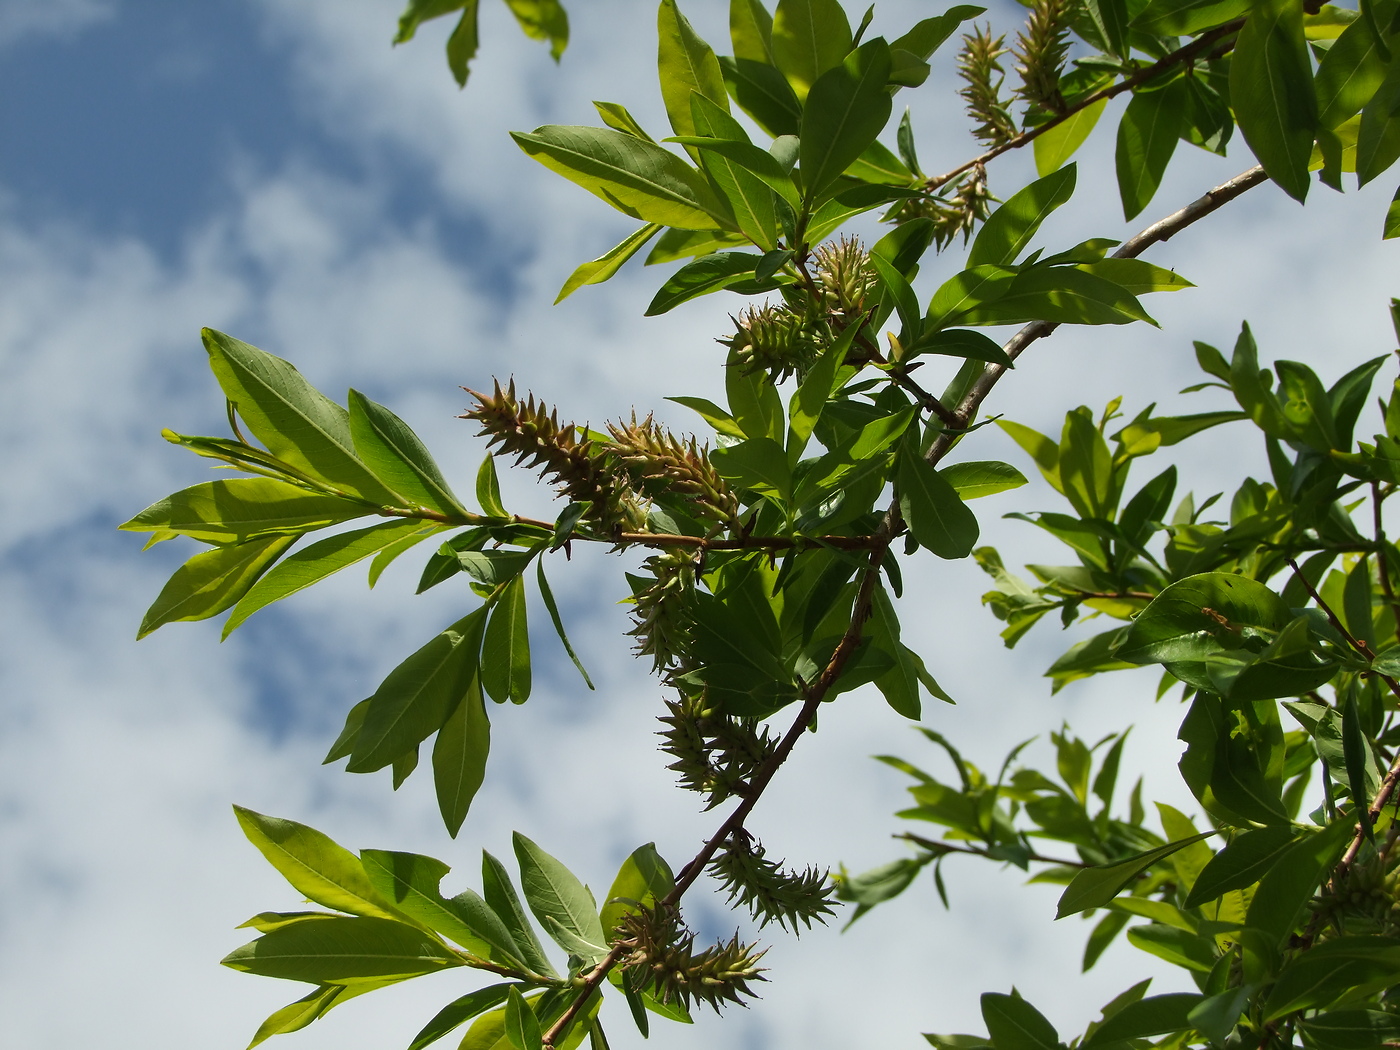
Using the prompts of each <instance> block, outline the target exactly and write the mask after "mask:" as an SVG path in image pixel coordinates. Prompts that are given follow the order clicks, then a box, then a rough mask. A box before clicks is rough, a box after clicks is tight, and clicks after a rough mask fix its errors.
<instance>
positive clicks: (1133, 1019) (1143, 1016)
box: [1081, 992, 1205, 1050]
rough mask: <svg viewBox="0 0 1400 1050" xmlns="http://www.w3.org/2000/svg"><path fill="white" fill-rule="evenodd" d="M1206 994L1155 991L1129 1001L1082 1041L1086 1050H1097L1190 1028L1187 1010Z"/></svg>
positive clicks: (1192, 1008) (1189, 1011)
mask: <svg viewBox="0 0 1400 1050" xmlns="http://www.w3.org/2000/svg"><path fill="white" fill-rule="evenodd" d="M1204 998H1205V996H1202V995H1196V994H1194V993H1192V992H1174V993H1171V994H1169V995H1153V996H1149V997H1148V998H1146V999H1139V1000H1138V1001H1137V1002H1135V1003H1129V1004H1127V1005H1126V1006H1124V1007H1123V1008H1122V1009H1121V1010H1119V1011H1118V1012H1117V1013H1115V1014H1113V1015H1112V1016H1110V1017H1108V1018H1107V1019H1106V1020H1105V1021H1104V1022H1103V1023H1102V1024H1101V1025H1099V1026H1098V1028H1096V1029H1094V1034H1093V1035H1091V1036H1089V1038H1087V1039H1085V1040H1084V1042H1083V1043H1082V1044H1081V1045H1082V1046H1083V1048H1084V1050H1097V1048H1098V1047H1101V1046H1112V1045H1113V1044H1116V1043H1120V1042H1123V1041H1124V1040H1128V1039H1146V1038H1148V1037H1149V1036H1154V1035H1167V1034H1169V1033H1172V1032H1180V1031H1184V1030H1186V1029H1188V1028H1191V1027H1192V1025H1191V1022H1190V1020H1189V1018H1188V1016H1187V1015H1188V1014H1190V1013H1191V1011H1192V1010H1194V1009H1195V1008H1196V1007H1197V1006H1199V1005H1200V1003H1201V1002H1202V1000H1203V999H1204Z"/></svg>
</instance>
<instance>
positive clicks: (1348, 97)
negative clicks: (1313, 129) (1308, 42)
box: [1313, 3, 1395, 131]
mask: <svg viewBox="0 0 1400 1050" xmlns="http://www.w3.org/2000/svg"><path fill="white" fill-rule="evenodd" d="M1384 6H1385V7H1386V8H1387V9H1388V11H1387V14H1386V15H1385V17H1386V18H1389V17H1390V14H1391V13H1393V11H1394V9H1395V5H1394V4H1393V3H1387V4H1385V5H1384ZM1386 66H1387V63H1386V60H1385V57H1384V56H1383V55H1382V54H1381V50H1380V45H1379V43H1378V41H1377V39H1376V34H1375V32H1374V31H1373V30H1372V29H1371V27H1370V26H1369V25H1368V24H1367V20H1366V19H1365V18H1359V19H1357V20H1356V21H1355V22H1353V23H1352V24H1351V25H1349V26H1347V28H1346V29H1344V30H1342V34H1341V36H1339V37H1337V39H1336V40H1335V41H1333V43H1332V46H1331V47H1329V48H1328V49H1327V52H1326V53H1325V54H1324V55H1323V56H1322V61H1321V62H1319V63H1318V66H1317V76H1316V77H1315V79H1314V81H1313V87H1314V88H1315V89H1316V92H1317V109H1318V124H1319V126H1320V127H1323V128H1326V129H1327V130H1329V131H1330V130H1333V129H1335V128H1338V127H1340V126H1341V125H1342V124H1344V123H1346V122H1347V121H1348V120H1350V119H1351V118H1352V117H1354V116H1356V114H1358V113H1360V112H1361V107H1363V106H1364V105H1365V104H1366V103H1367V102H1368V101H1369V100H1370V99H1371V97H1372V96H1373V95H1375V93H1376V89H1377V88H1379V87H1380V86H1381V83H1382V82H1383V81H1384V80H1385V74H1386Z"/></svg>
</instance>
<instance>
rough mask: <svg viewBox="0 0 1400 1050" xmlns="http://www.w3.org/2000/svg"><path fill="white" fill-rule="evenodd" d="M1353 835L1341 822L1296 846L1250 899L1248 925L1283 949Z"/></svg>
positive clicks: (1266, 875)
mask: <svg viewBox="0 0 1400 1050" xmlns="http://www.w3.org/2000/svg"><path fill="white" fill-rule="evenodd" d="M1351 834H1352V825H1351V823H1350V822H1349V821H1342V820H1337V821H1333V822H1332V823H1331V824H1329V825H1328V826H1327V827H1326V828H1324V829H1322V830H1321V831H1319V832H1317V833H1315V834H1311V835H1306V836H1304V837H1302V838H1300V839H1298V840H1297V841H1296V842H1294V843H1293V845H1292V846H1290V847H1289V848H1288V850H1287V851H1286V852H1285V853H1284V854H1283V855H1282V856H1280V857H1279V859H1278V861H1277V862H1276V863H1275V864H1274V865H1273V867H1271V868H1270V869H1269V870H1268V871H1267V872H1266V873H1265V874H1264V877H1263V878H1262V879H1261V880H1260V882H1259V887H1258V888H1257V889H1256V890H1255V891H1254V896H1253V897H1252V898H1250V902H1249V910H1248V912H1246V914H1245V925H1246V926H1247V927H1248V928H1249V929H1251V930H1254V931H1257V932H1259V933H1260V934H1262V935H1263V936H1264V938H1265V939H1266V940H1267V942H1268V943H1270V944H1272V945H1274V946H1276V947H1282V946H1283V945H1284V944H1285V943H1286V942H1287V941H1288V939H1289V938H1290V937H1291V936H1292V935H1293V931H1294V927H1296V926H1297V925H1298V923H1299V922H1300V921H1302V917H1303V915H1304V913H1305V912H1306V911H1307V908H1308V902H1309V901H1310V900H1312V897H1313V894H1314V893H1316V892H1317V888H1318V886H1320V885H1321V884H1322V883H1323V881H1324V880H1326V879H1327V877H1328V875H1329V874H1330V873H1331V871H1332V868H1333V867H1334V866H1335V865H1336V863H1337V861H1339V860H1340V859H1341V856H1342V852H1343V850H1345V849H1346V844H1347V841H1348V840H1349V839H1350V838H1351Z"/></svg>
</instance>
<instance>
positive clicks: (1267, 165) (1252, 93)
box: [1230, 0, 1318, 201]
mask: <svg viewBox="0 0 1400 1050" xmlns="http://www.w3.org/2000/svg"><path fill="white" fill-rule="evenodd" d="M1230 104H1231V106H1232V107H1233V108H1234V111H1235V119H1236V120H1238V121H1239V125H1240V131H1241V132H1242V133H1243V134H1244V137H1245V141H1246V142H1248V143H1249V148H1250V149H1252V150H1253V151H1254V155H1255V156H1256V157H1258V158H1259V163H1260V164H1262V165H1263V166H1264V170H1265V171H1266V172H1268V173H1269V178H1271V179H1273V180H1274V181H1275V182H1276V183H1278V184H1279V185H1280V186H1281V187H1283V190H1284V192H1286V193H1287V194H1288V195H1289V196H1290V197H1293V198H1294V199H1295V200H1298V201H1302V200H1303V198H1305V197H1306V196H1307V195H1308V159H1309V157H1310V156H1311V154H1312V146H1313V139H1314V137H1315V136H1316V134H1317V126H1318V125H1317V97H1316V95H1315V94H1314V91H1313V78H1312V64H1311V62H1310V60H1309V58H1308V49H1307V41H1306V40H1305V38H1304V36H1303V5H1302V4H1299V3H1296V2H1295V0H1260V2H1258V3H1255V4H1254V5H1253V6H1252V7H1251V9H1250V13H1249V20H1248V21H1247V22H1245V24H1244V28H1243V29H1241V30H1240V33H1239V36H1238V37H1236V38H1235V53H1234V56H1233V58H1232V59H1231V61H1230Z"/></svg>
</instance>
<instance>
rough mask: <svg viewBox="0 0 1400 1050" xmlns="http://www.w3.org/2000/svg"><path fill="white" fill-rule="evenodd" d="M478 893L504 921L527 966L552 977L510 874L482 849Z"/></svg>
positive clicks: (550, 969)
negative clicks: (479, 888)
mask: <svg viewBox="0 0 1400 1050" xmlns="http://www.w3.org/2000/svg"><path fill="white" fill-rule="evenodd" d="M481 892H482V895H483V896H484V897H485V898H486V903H487V905H488V906H489V907H490V908H491V910H492V911H493V912H495V913H496V914H497V915H498V916H500V918H501V921H502V922H503V923H505V926H506V929H507V930H508V931H509V932H510V936H511V940H513V941H514V942H515V943H516V945H518V946H519V948H520V953H521V955H522V956H523V957H524V959H525V961H526V962H527V963H529V964H530V969H532V970H534V971H535V972H536V973H540V974H544V975H546V976H552V975H553V974H554V968H553V967H552V966H551V965H550V964H549V958H548V956H546V955H545V954H544V948H543V947H541V945H540V941H539V938H538V937H536V936H535V931H534V928H533V927H532V926H531V925H530V920H529V919H528V918H527V917H526V915H525V909H524V907H522V906H521V904H520V897H519V896H518V895H517V894H516V892H515V887H514V886H513V885H512V884H511V881H510V874H509V873H508V872H507V871H506V869H505V865H504V864H502V863H501V862H500V861H499V860H497V859H496V858H495V857H493V856H491V854H489V853H487V852H486V851H485V850H482V851H481Z"/></svg>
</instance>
